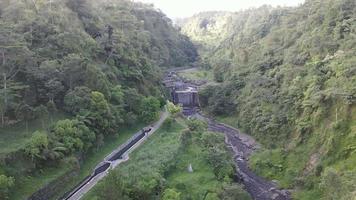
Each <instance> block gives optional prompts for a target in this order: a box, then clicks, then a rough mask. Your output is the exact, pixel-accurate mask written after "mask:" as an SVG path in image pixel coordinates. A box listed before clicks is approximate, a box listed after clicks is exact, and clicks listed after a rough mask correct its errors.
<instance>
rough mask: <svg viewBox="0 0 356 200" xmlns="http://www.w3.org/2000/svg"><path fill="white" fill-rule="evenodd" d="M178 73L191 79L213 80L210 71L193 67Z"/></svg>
mask: <svg viewBox="0 0 356 200" xmlns="http://www.w3.org/2000/svg"><path fill="white" fill-rule="evenodd" d="M178 75H179V76H181V77H183V78H185V79H187V80H191V81H207V82H215V81H214V75H213V72H212V71H208V70H204V69H199V68H194V69H188V70H184V71H181V72H178Z"/></svg>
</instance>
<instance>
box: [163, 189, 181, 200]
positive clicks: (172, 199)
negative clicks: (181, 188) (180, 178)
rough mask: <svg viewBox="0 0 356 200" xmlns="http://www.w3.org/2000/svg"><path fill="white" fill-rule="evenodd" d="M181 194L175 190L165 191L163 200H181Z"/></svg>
mask: <svg viewBox="0 0 356 200" xmlns="http://www.w3.org/2000/svg"><path fill="white" fill-rule="evenodd" d="M180 199H181V198H180V193H179V192H177V191H175V190H174V189H165V190H164V192H163V196H162V200H180Z"/></svg>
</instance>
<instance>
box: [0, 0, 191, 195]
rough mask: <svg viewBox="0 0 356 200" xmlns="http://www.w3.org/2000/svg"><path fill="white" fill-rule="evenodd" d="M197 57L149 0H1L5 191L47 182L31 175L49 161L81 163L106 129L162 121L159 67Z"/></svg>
mask: <svg viewBox="0 0 356 200" xmlns="http://www.w3.org/2000/svg"><path fill="white" fill-rule="evenodd" d="M196 57H197V52H196V50H195V48H194V46H193V44H192V43H191V42H190V40H189V39H188V37H186V36H183V35H181V34H180V33H179V32H178V31H177V30H176V29H175V28H174V27H173V26H172V22H171V21H170V19H168V18H167V17H166V16H165V15H164V14H163V13H161V12H160V11H158V10H156V9H155V8H153V7H152V6H149V5H145V4H139V3H132V2H130V1H126V0H101V1H95V0H63V1H60V0H56V1H55V0H53V1H46V0H22V1H17V0H1V1H0V74H1V78H0V114H1V122H0V125H1V130H0V140H1V141H0V143H1V147H0V199H6V198H8V197H10V198H11V199H23V198H27V197H28V196H26V195H30V194H31V193H32V192H34V191H36V189H39V187H42V186H43V185H41V184H42V183H38V182H36V181H34V180H32V179H31V177H32V176H34V175H36V176H37V177H38V176H39V177H41V176H43V178H42V180H41V181H43V183H46V180H47V179H53V177H55V176H56V175H55V174H54V172H53V170H52V171H49V170H47V169H49V168H51V167H54V166H62V167H63V168H62V169H60V170H62V171H61V172H63V171H64V170H68V169H71V168H76V167H78V165H79V167H80V164H79V163H81V162H83V160H82V159H84V158H85V155H86V154H88V153H90V152H92V150H93V149H95V151H98V149H100V148H101V147H102V146H103V145H104V143H105V141H106V138H107V137H111V135H118V137H120V131H121V130H122V129H123V128H125V127H128V126H131V125H133V124H136V123H138V122H144V123H150V122H152V121H154V120H156V119H157V117H158V114H159V111H160V108H161V106H162V105H163V104H164V102H165V100H164V98H163V96H162V92H161V89H160V83H159V81H160V75H161V72H162V70H164V69H166V68H169V67H180V66H186V65H189V64H190V63H192V62H194V61H195V60H196ZM21 127H22V128H21ZM36 130H37V131H36ZM35 131H36V132H35ZM78 159H79V160H78ZM52 172H53V173H52ZM45 176H46V177H45ZM25 179H26V180H27V181H29V182H30V183H29V182H28V183H27V184H24V181H25ZM24 185H25V186H24ZM22 186H24V187H22ZM15 188H16V189H15ZM14 195H15V196H16V197H15V196H14ZM19 195H23V196H21V197H20V196H19Z"/></svg>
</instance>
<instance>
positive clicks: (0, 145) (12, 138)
mask: <svg viewBox="0 0 356 200" xmlns="http://www.w3.org/2000/svg"><path fill="white" fill-rule="evenodd" d="M68 117H69V116H68V114H65V113H63V112H57V113H54V114H52V116H51V117H50V118H49V117H47V116H46V117H42V118H38V119H35V120H32V121H29V122H28V124H27V127H26V122H20V123H18V124H15V125H13V126H9V127H4V128H0V154H4V155H5V154H7V153H11V152H14V151H17V150H19V149H21V148H23V147H24V146H25V144H26V142H27V141H28V140H29V138H31V136H32V134H33V132H35V131H39V130H44V129H47V128H48V127H49V125H50V124H54V123H55V122H57V121H59V120H62V119H66V118H68ZM51 121H52V122H51Z"/></svg>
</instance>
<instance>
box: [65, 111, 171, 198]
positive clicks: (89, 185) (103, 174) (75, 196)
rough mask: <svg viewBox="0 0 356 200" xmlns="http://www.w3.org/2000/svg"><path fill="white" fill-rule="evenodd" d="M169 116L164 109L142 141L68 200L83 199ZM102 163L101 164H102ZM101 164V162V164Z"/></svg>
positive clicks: (106, 159)
mask: <svg viewBox="0 0 356 200" xmlns="http://www.w3.org/2000/svg"><path fill="white" fill-rule="evenodd" d="M168 116H169V114H168V112H167V111H164V112H163V113H162V114H161V116H160V119H159V120H158V121H157V122H156V123H155V124H153V125H152V129H151V131H150V132H148V133H147V134H146V136H145V137H143V138H142V139H141V140H140V141H138V142H137V143H136V144H135V145H134V146H132V147H131V148H130V149H129V150H128V151H126V152H125V154H124V155H123V158H122V159H119V160H116V161H114V162H110V164H111V165H110V167H109V168H108V169H106V170H105V171H104V172H102V173H99V174H98V175H96V176H95V177H93V178H92V179H91V180H90V181H89V182H88V183H87V184H85V185H84V186H83V187H81V188H80V189H79V190H78V191H76V192H75V193H74V194H73V195H72V196H71V197H70V198H67V199H68V200H79V199H81V198H82V197H83V196H84V195H85V194H86V193H88V192H89V191H90V189H92V188H93V187H94V186H95V185H96V184H97V183H98V182H99V181H100V180H102V179H103V178H105V177H106V176H107V175H108V174H109V172H110V170H112V169H115V168H116V167H117V166H119V165H120V164H121V163H123V162H126V161H128V160H129V159H130V158H129V154H130V152H132V151H133V150H134V149H136V148H137V147H138V146H140V145H141V144H142V143H143V142H144V141H145V140H147V139H148V138H149V136H151V135H152V134H153V133H154V132H156V131H157V130H158V129H159V128H160V127H161V126H162V124H163V122H164V121H165V120H166V119H167V117H168ZM120 149H121V146H120V147H118V148H117V149H116V150H114V151H113V152H112V153H111V154H110V155H108V156H107V157H106V158H105V159H104V160H103V162H102V163H107V162H109V161H108V159H109V158H110V157H111V156H112V155H114V154H115V153H116V152H117V151H119V150H120ZM102 163H101V164H102ZM99 165H100V164H99Z"/></svg>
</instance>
